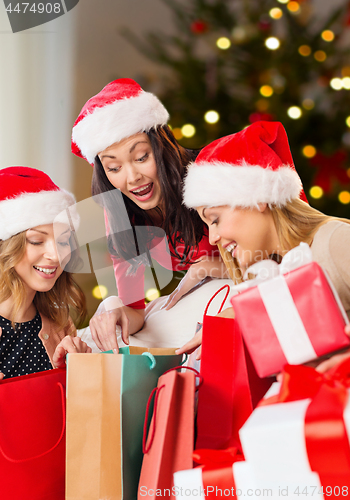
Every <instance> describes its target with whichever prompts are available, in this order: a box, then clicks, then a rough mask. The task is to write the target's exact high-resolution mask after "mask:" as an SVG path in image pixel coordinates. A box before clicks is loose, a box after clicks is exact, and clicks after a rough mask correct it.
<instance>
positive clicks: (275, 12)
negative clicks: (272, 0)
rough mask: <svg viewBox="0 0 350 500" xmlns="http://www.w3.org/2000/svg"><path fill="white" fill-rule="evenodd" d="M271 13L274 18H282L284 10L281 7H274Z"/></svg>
mask: <svg viewBox="0 0 350 500" xmlns="http://www.w3.org/2000/svg"><path fill="white" fill-rule="evenodd" d="M269 15H270V17H272V19H281V17H282V16H283V12H282V10H281V9H280V8H279V7H274V8H273V9H271V10H270V12H269Z"/></svg>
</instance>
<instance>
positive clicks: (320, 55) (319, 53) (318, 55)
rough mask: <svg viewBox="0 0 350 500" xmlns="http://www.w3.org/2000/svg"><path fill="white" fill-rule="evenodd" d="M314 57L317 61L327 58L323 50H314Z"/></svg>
mask: <svg viewBox="0 0 350 500" xmlns="http://www.w3.org/2000/svg"><path fill="white" fill-rule="evenodd" d="M314 58H315V59H316V61H318V62H323V61H325V60H326V59H327V54H326V53H325V51H324V50H316V52H315V53H314Z"/></svg>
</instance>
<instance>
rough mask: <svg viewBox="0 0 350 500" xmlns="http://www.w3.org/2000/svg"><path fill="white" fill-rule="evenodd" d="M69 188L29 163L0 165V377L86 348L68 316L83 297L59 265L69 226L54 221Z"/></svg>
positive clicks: (66, 255) (67, 202)
mask: <svg viewBox="0 0 350 500" xmlns="http://www.w3.org/2000/svg"><path fill="white" fill-rule="evenodd" d="M74 203H75V199H74V197H73V195H71V194H70V193H68V192H67V191H64V190H62V189H59V188H58V187H57V186H56V185H55V184H54V183H53V182H52V180H51V179H50V177H49V176H48V175H46V174H45V173H43V172H41V171H40V170H36V169H34V168H28V167H9V168H4V169H2V170H0V372H1V374H0V378H3V377H4V376H5V377H14V376H19V375H26V374H28V373H33V372H38V371H43V370H49V369H51V368H57V367H60V366H62V365H64V364H65V355H66V353H67V352H91V349H90V348H89V347H87V345H86V344H85V343H84V342H82V341H81V340H80V338H78V337H76V330H75V327H74V325H73V323H72V320H71V319H70V316H69V310H70V308H73V309H74V310H75V311H76V312H77V316H78V320H81V319H83V317H84V315H85V298H84V295H83V293H82V291H81V290H80V288H79V287H78V286H77V285H76V283H75V282H74V280H73V278H72V275H71V274H70V273H67V272H65V271H64V270H63V269H62V267H61V266H60V260H59V256H58V251H57V248H56V243H55V236H56V239H57V247H58V250H59V253H60V259H61V261H62V260H65V261H68V260H69V259H70V252H71V250H70V248H71V247H70V237H71V231H70V228H69V226H67V224H65V223H63V222H58V223H57V226H56V227H55V233H56V234H54V229H53V221H54V219H55V217H56V216H57V215H58V214H60V213H61V212H62V211H63V210H65V209H66V208H67V207H69V206H71V205H73V204H74Z"/></svg>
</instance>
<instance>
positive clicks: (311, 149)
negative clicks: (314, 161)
mask: <svg viewBox="0 0 350 500" xmlns="http://www.w3.org/2000/svg"><path fill="white" fill-rule="evenodd" d="M302 152H303V155H304V156H306V158H313V157H314V156H315V154H316V148H315V146H312V145H311V144H307V145H306V146H304V147H303V149H302Z"/></svg>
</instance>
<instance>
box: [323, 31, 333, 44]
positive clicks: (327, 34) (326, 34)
mask: <svg viewBox="0 0 350 500" xmlns="http://www.w3.org/2000/svg"><path fill="white" fill-rule="evenodd" d="M321 37H322V38H323V40H324V41H325V42H332V41H333V40H334V33H333V31H331V30H324V31H322V33H321Z"/></svg>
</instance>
